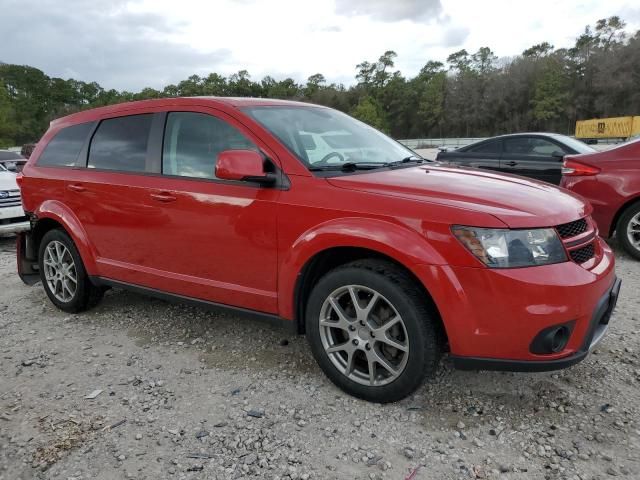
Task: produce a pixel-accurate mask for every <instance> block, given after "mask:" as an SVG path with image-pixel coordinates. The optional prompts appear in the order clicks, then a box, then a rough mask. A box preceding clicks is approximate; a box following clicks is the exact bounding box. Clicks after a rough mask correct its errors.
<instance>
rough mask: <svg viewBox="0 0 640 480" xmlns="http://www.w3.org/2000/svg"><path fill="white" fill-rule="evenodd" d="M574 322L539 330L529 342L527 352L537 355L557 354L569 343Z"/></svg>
mask: <svg viewBox="0 0 640 480" xmlns="http://www.w3.org/2000/svg"><path fill="white" fill-rule="evenodd" d="M574 324H575V321H571V322H567V323H562V324H560V325H553V326H552V327H547V328H545V329H544V330H541V331H540V332H539V333H538V334H537V335H536V336H535V338H534V339H533V341H532V342H531V345H530V346H529V351H530V352H531V353H535V354H538V355H545V354H547V355H548V354H550V353H558V352H561V351H562V350H564V348H565V347H566V346H567V343H569V338H570V337H571V332H572V331H573V326H574Z"/></svg>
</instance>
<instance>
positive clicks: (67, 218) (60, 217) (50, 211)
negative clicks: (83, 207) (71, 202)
mask: <svg viewBox="0 0 640 480" xmlns="http://www.w3.org/2000/svg"><path fill="white" fill-rule="evenodd" d="M34 214H35V216H36V218H37V221H40V220H44V219H46V218H48V219H51V220H54V221H56V222H57V223H59V224H60V225H62V227H63V228H64V229H65V231H66V232H67V233H68V234H69V236H70V237H71V239H72V240H73V242H74V243H75V245H76V248H77V249H78V252H79V253H80V258H82V263H84V268H85V270H86V271H87V274H89V275H96V274H97V265H96V258H97V252H96V249H95V247H94V246H93V244H92V243H91V242H90V241H89V236H88V235H87V232H86V231H85V229H84V228H83V226H82V223H81V222H80V220H78V217H76V215H75V214H74V213H73V211H72V210H71V209H70V208H69V207H67V206H66V205H65V204H64V203H62V202H60V201H58V200H45V201H44V202H42V204H41V205H40V206H39V207H38V210H37V211H35V212H34ZM36 225H37V222H36Z"/></svg>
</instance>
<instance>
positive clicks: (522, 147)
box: [504, 137, 568, 157]
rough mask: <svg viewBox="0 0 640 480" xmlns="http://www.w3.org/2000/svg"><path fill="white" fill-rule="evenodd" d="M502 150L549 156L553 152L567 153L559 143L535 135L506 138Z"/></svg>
mask: <svg viewBox="0 0 640 480" xmlns="http://www.w3.org/2000/svg"><path fill="white" fill-rule="evenodd" d="M504 152H505V153H512V154H516V155H533V156H538V157H550V156H551V155H552V154H553V153H554V152H560V153H568V152H567V151H566V150H565V149H564V148H562V147H561V146H560V145H556V144H555V143H553V142H550V141H549V140H545V139H544V138H537V137H520V138H506V139H505V140H504Z"/></svg>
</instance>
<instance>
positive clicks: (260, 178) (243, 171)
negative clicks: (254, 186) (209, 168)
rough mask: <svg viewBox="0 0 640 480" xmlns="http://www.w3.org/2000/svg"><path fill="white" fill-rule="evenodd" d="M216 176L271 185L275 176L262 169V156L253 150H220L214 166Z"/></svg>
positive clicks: (274, 180) (223, 178)
mask: <svg viewBox="0 0 640 480" xmlns="http://www.w3.org/2000/svg"><path fill="white" fill-rule="evenodd" d="M215 175H216V178H220V179H222V180H244V181H248V182H258V183H261V184H263V185H273V184H274V183H275V182H276V176H275V175H274V174H273V173H270V172H266V171H265V169H264V158H263V157H262V155H260V154H259V153H258V152H256V151H254V150H225V151H224V152H220V154H219V155H218V160H217V162H216V168H215Z"/></svg>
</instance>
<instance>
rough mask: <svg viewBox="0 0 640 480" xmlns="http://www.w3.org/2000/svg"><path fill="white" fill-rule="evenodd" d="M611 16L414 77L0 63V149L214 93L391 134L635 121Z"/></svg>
mask: <svg viewBox="0 0 640 480" xmlns="http://www.w3.org/2000/svg"><path fill="white" fill-rule="evenodd" d="M625 28H626V24H625V22H624V21H623V20H622V19H620V18H619V17H617V16H613V17H610V18H606V19H601V20H598V21H597V22H596V23H595V25H594V26H587V27H586V28H585V30H584V32H583V33H582V34H581V35H580V36H579V37H578V38H577V39H576V40H575V45H574V46H573V47H571V48H555V47H554V46H553V45H551V44H549V43H548V42H542V43H540V44H537V45H534V46H532V47H531V48H528V49H526V50H525V51H524V52H522V54H521V55H517V56H515V57H511V58H502V59H498V58H497V57H496V55H495V54H494V53H493V51H492V50H491V49H490V48H489V47H482V48H480V49H479V50H478V51H477V52H475V53H469V52H467V51H466V50H459V51H457V52H454V53H452V54H451V55H449V56H448V58H447V59H446V63H443V62H439V61H432V60H430V61H427V62H426V63H425V65H424V67H422V69H421V70H420V72H419V73H418V74H417V75H416V76H415V77H413V78H407V77H405V76H403V75H402V73H401V72H400V71H398V70H396V69H395V65H394V61H395V58H396V53H395V52H393V51H387V52H384V54H382V55H381V56H380V57H379V58H378V59H377V60H375V61H363V62H362V63H360V64H358V65H357V66H356V75H355V79H356V83H355V84H354V85H352V86H349V87H345V86H344V85H342V84H335V83H328V82H327V81H326V79H325V77H324V76H323V75H322V74H321V73H317V74H315V75H311V76H310V77H309V78H308V79H307V81H306V83H298V82H296V81H295V80H293V79H291V78H286V79H284V80H276V79H274V78H273V77H271V76H266V77H264V78H263V79H261V80H259V81H256V80H252V78H251V76H250V75H249V72H247V71H246V70H241V71H239V72H237V73H234V74H232V75H230V76H228V77H225V76H222V75H219V74H217V73H211V74H209V75H208V76H198V75H192V76H190V77H189V78H187V79H186V80H183V81H181V82H179V83H178V84H172V85H168V86H166V87H164V88H163V89H162V90H156V89H153V88H145V89H143V90H142V91H140V92H137V93H134V92H129V91H117V90H114V89H105V88H103V87H101V86H100V85H99V84H98V83H96V82H91V83H87V82H83V81H78V80H74V79H68V80H64V79H61V78H51V77H49V76H47V75H46V74H45V73H44V72H42V71H40V70H38V69H36V68H33V67H30V66H24V65H9V64H0V85H1V86H2V88H0V147H2V146H5V147H6V146H13V145H22V144H24V143H29V142H36V141H37V140H38V139H39V138H40V136H41V135H42V134H43V133H44V132H45V130H46V129H47V127H48V124H49V122H50V121H51V120H52V119H54V118H57V117H60V116H64V115H67V114H69V113H73V112H76V111H79V110H82V109H86V108H93V107H98V106H104V105H110V104H114V103H119V102H126V101H132V100H143V99H149V98H160V97H176V96H194V95H215V96H242V97H245V96H248V97H266V98H280V99H290V100H301V101H306V102H311V103H316V104H321V105H326V106H329V107H333V108H336V109H338V110H341V111H343V112H346V113H349V114H351V115H353V116H355V117H357V118H359V119H361V120H363V121H365V122H367V123H369V124H370V125H373V126H375V127H377V128H380V129H381V130H384V131H386V132H388V133H389V134H390V135H391V136H393V137H395V138H428V137H481V136H491V135H497V134H502V133H512V132H519V131H528V130H529V131H530V130H537V131H554V132H560V133H569V134H571V133H572V132H573V130H574V127H575V122H576V120H580V119H586V118H598V117H609V116H622V115H640V88H638V85H640V30H639V31H637V32H635V34H629V33H628V32H627V31H626V30H625Z"/></svg>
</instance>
